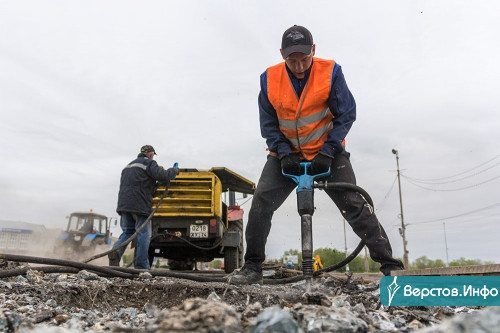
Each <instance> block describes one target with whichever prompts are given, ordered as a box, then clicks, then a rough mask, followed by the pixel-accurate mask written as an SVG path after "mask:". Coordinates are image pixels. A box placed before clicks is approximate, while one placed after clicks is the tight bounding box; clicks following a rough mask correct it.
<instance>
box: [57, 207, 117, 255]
mask: <svg viewBox="0 0 500 333" xmlns="http://www.w3.org/2000/svg"><path fill="white" fill-rule="evenodd" d="M110 224H111V221H110V219H108V218H107V217H106V216H104V215H101V214H97V213H94V212H92V211H90V212H74V213H71V215H70V216H69V218H68V226H67V228H66V230H63V231H62V232H61V233H60V234H59V236H58V237H57V240H56V243H55V246H54V253H57V254H59V255H62V256H63V257H64V258H66V259H75V257H78V256H79V255H88V254H89V253H93V252H95V251H96V250H98V249H97V248H98V247H100V248H101V249H102V248H105V247H111V241H112V239H111V233H110V231H109V229H110Z"/></svg>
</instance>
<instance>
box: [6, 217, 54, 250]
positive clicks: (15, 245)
mask: <svg viewBox="0 0 500 333" xmlns="http://www.w3.org/2000/svg"><path fill="white" fill-rule="evenodd" d="M54 234H57V233H55V231H54V230H52V229H47V228H45V226H43V225H40V224H32V223H27V222H21V221H5V220H0V253H9V254H30V253H32V252H33V249H35V248H39V247H40V246H46V245H47V240H50V239H53V235H54Z"/></svg>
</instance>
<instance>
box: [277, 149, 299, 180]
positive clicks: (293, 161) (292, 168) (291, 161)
mask: <svg viewBox="0 0 500 333" xmlns="http://www.w3.org/2000/svg"><path fill="white" fill-rule="evenodd" d="M281 169H283V172H284V173H288V174H290V175H299V174H300V158H299V156H298V155H297V154H295V153H288V154H287V155H285V156H283V157H282V158H281Z"/></svg>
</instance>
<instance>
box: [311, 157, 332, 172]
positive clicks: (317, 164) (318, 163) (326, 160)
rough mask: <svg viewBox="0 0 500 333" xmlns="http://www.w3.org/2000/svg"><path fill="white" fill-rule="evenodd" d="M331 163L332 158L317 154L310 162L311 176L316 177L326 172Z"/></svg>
mask: <svg viewBox="0 0 500 333" xmlns="http://www.w3.org/2000/svg"><path fill="white" fill-rule="evenodd" d="M332 161H333V158H331V157H330V156H326V155H323V154H322V153H319V154H318V155H316V157H314V158H313V159H312V161H311V168H310V169H309V170H310V171H311V175H317V174H319V173H323V172H326V171H328V168H329V167H330V166H331V165H332Z"/></svg>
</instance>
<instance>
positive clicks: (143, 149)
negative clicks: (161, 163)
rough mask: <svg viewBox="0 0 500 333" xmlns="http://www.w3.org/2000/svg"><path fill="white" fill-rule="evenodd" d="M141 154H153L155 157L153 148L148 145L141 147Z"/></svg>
mask: <svg viewBox="0 0 500 333" xmlns="http://www.w3.org/2000/svg"><path fill="white" fill-rule="evenodd" d="M141 153H143V154H147V153H155V155H156V152H155V149H154V148H153V146H150V145H145V146H142V147H141Z"/></svg>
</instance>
